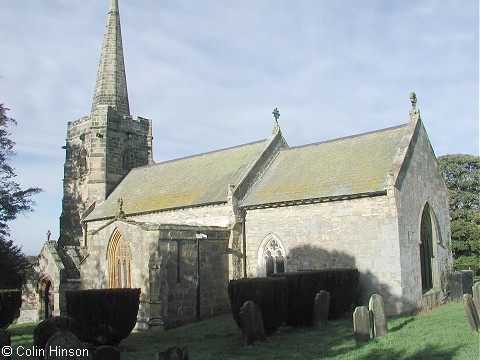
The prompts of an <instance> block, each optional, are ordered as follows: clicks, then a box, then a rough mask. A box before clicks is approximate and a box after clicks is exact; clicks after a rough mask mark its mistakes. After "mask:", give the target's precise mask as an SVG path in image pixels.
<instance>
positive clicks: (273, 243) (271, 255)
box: [259, 235, 285, 276]
mask: <svg viewBox="0 0 480 360" xmlns="http://www.w3.org/2000/svg"><path fill="white" fill-rule="evenodd" d="M260 250H261V253H262V254H261V262H260V266H261V268H260V272H259V273H260V275H263V276H272V275H273V274H279V273H284V272H285V250H284V249H283V246H282V244H281V243H280V240H279V239H277V238H276V237H275V236H273V235H268V236H267V237H266V238H265V240H264V241H263V246H262V248H261V249H260Z"/></svg>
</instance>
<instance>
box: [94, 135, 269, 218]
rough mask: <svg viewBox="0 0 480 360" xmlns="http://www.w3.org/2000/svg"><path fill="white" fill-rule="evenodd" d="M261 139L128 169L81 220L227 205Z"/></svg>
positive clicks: (259, 148)
mask: <svg viewBox="0 0 480 360" xmlns="http://www.w3.org/2000/svg"><path fill="white" fill-rule="evenodd" d="M267 143H268V141H267V140H261V141H257V142H253V143H249V144H245V145H240V146H237V147H232V148H228V149H223V150H218V151H213V152H209V153H204V154H199V155H195V156H190V157H186V158H181V159H177V160H172V161H167V162H163V163H159V164H155V165H150V166H144V167H139V168H135V169H132V170H131V171H130V172H129V173H128V174H127V176H126V177H125V178H124V179H123V180H122V181H121V182H120V183H119V184H118V186H117V187H116V188H115V190H114V191H113V192H112V193H111V194H110V195H109V196H108V198H107V199H106V200H105V201H104V202H103V203H101V204H99V205H98V206H97V207H96V208H95V209H94V210H93V211H92V212H91V213H90V214H89V215H88V216H87V218H86V219H85V220H87V221H90V220H96V219H102V218H109V217H113V216H115V214H116V212H117V210H118V202H117V201H118V199H119V198H122V200H123V211H124V212H125V213H126V214H127V215H128V214H138V213H145V212H153V211H159V210H166V209H175V208H183V207H190V206H198V205H205V204H214V203H225V202H227V193H228V188H229V186H230V185H238V183H239V181H240V180H241V179H242V178H243V177H244V176H245V173H246V172H248V170H249V169H250V168H251V166H253V164H254V163H255V161H256V160H257V159H258V157H259V156H260V155H261V154H262V153H263V151H264V149H265V147H266V146H267Z"/></svg>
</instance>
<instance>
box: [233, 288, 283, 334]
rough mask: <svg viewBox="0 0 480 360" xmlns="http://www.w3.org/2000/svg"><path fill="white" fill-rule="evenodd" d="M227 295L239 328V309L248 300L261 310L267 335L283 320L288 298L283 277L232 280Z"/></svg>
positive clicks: (240, 326) (240, 325)
mask: <svg viewBox="0 0 480 360" xmlns="http://www.w3.org/2000/svg"><path fill="white" fill-rule="evenodd" d="M228 297H229V299H230V305H231V307H232V312H233V318H234V319H235V322H236V323H237V325H238V327H239V328H242V324H241V321H240V309H241V308H242V306H243V304H244V303H245V302H246V301H249V300H250V301H253V302H255V303H256V304H257V305H258V306H259V308H260V310H261V311H262V318H263V326H264V328H265V333H266V334H267V335H270V334H272V333H273V332H274V331H275V330H276V329H277V328H278V327H279V326H280V325H282V324H283V322H284V321H285V317H286V314H287V299H288V295H287V279H285V278H251V279H240V280H232V281H230V282H229V283H228Z"/></svg>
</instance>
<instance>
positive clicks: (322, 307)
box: [313, 290, 330, 326]
mask: <svg viewBox="0 0 480 360" xmlns="http://www.w3.org/2000/svg"><path fill="white" fill-rule="evenodd" d="M329 309H330V293H329V292H328V291H325V290H320V292H319V293H318V294H317V295H315V300H314V301H313V326H317V325H320V324H323V323H326V322H327V320H328V311H329Z"/></svg>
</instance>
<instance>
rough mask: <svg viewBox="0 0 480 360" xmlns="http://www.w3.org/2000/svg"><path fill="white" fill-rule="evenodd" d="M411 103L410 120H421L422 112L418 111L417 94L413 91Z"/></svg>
mask: <svg viewBox="0 0 480 360" xmlns="http://www.w3.org/2000/svg"><path fill="white" fill-rule="evenodd" d="M410 102H411V103H412V108H411V109H410V118H411V119H417V118H418V119H419V118H420V110H418V109H417V94H415V93H414V92H413V91H412V92H411V93H410Z"/></svg>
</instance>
